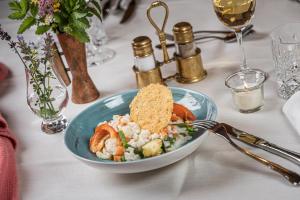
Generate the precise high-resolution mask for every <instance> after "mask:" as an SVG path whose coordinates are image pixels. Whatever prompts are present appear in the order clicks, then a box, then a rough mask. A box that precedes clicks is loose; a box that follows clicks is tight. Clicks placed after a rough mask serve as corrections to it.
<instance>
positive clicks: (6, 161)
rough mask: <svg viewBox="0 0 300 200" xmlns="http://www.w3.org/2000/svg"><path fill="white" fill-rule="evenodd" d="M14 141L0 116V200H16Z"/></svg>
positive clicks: (17, 195) (17, 196)
mask: <svg viewBox="0 0 300 200" xmlns="http://www.w3.org/2000/svg"><path fill="white" fill-rule="evenodd" d="M16 145H17V143H16V139H15V137H14V136H13V135H12V133H11V130H10V129H9V128H8V126H7V122H6V121H5V119H4V118H3V117H2V115H1V114H0V199H1V200H18V199H19V194H18V183H17V172H16V158H15V149H16Z"/></svg>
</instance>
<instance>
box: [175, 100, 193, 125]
mask: <svg viewBox="0 0 300 200" xmlns="http://www.w3.org/2000/svg"><path fill="white" fill-rule="evenodd" d="M178 118H181V119H182V120H184V121H187V120H188V121H194V120H196V119H197V117H196V116H195V115H194V114H193V113H192V112H191V111H190V110H189V109H188V108H186V107H185V106H183V105H180V104H177V103H174V104H173V114H172V117H171V120H172V121H177V120H178Z"/></svg>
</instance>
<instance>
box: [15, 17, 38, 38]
mask: <svg viewBox="0 0 300 200" xmlns="http://www.w3.org/2000/svg"><path fill="white" fill-rule="evenodd" d="M35 22H36V20H35V18H34V17H27V18H26V19H24V20H23V22H22V24H21V25H20V27H19V30H18V34H22V33H24V31H26V30H27V29H29V28H30V27H31V26H32V25H34V24H35Z"/></svg>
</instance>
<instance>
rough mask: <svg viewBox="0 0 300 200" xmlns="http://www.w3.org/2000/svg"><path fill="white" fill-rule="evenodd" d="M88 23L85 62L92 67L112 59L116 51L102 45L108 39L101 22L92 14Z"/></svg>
mask: <svg viewBox="0 0 300 200" xmlns="http://www.w3.org/2000/svg"><path fill="white" fill-rule="evenodd" d="M90 24H91V27H90V29H89V30H88V33H89V35H90V40H91V41H90V43H88V44H87V63H88V66H90V67H93V66H98V65H100V64H103V63H105V62H107V61H109V60H111V59H113V58H114V57H115V55H116V52H115V51H114V50H112V49H110V48H107V47H104V45H105V44H106V43H107V40H108V39H107V35H106V33H105V29H104V25H103V23H102V22H101V21H100V20H99V19H98V18H97V17H96V16H93V17H91V18H90Z"/></svg>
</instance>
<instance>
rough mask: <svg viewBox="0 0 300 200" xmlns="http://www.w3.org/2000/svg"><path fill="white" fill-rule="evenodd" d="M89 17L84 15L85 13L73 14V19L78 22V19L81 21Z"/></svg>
mask: <svg viewBox="0 0 300 200" xmlns="http://www.w3.org/2000/svg"><path fill="white" fill-rule="evenodd" d="M86 15H87V13H84V12H73V13H72V14H71V17H72V18H73V19H74V20H76V19H80V18H83V17H85V16H86Z"/></svg>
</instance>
